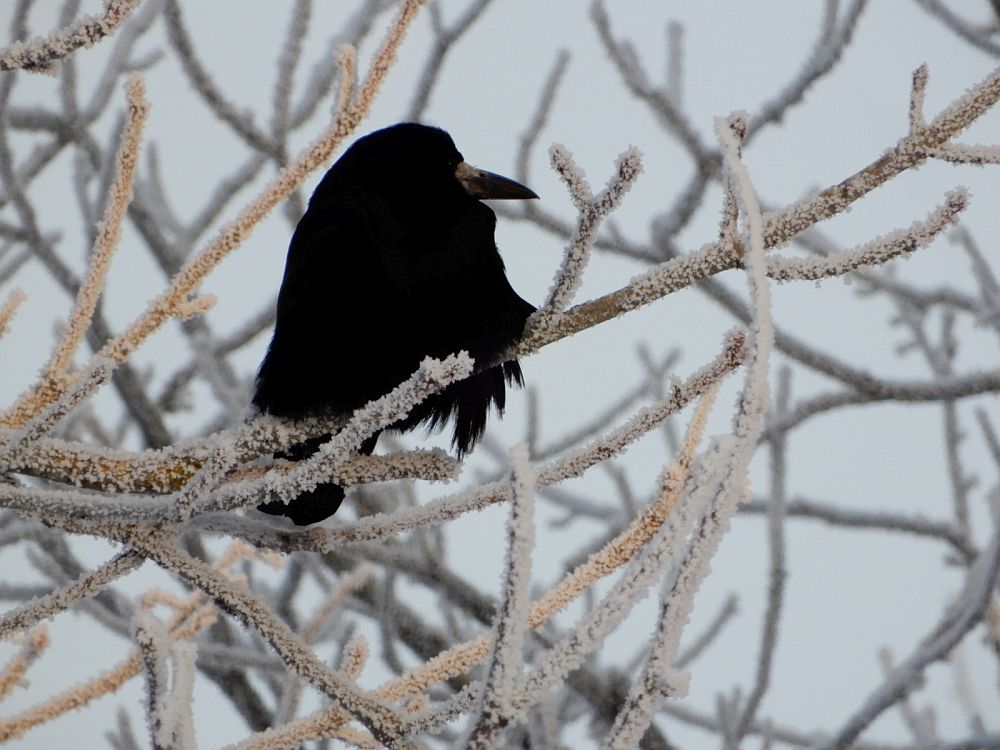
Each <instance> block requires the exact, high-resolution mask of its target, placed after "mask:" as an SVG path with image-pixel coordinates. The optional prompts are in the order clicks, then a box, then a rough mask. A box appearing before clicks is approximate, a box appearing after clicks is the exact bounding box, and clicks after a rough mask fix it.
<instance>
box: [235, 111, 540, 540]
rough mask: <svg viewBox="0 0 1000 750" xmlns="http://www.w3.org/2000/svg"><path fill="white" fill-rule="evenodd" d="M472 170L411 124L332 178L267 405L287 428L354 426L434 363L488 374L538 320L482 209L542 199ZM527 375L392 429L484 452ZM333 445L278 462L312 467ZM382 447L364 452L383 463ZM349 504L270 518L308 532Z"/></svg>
mask: <svg viewBox="0 0 1000 750" xmlns="http://www.w3.org/2000/svg"><path fill="white" fill-rule="evenodd" d="M537 197H538V196H537V195H535V193H533V192H532V191H531V190H529V189H528V188H526V187H524V186H523V185H521V184H519V183H517V182H514V181H513V180H510V179H507V178H506V177H501V176H500V175H496V174H492V173H491V172H486V171H483V170H480V169H476V168H475V167H472V166H470V165H468V164H467V163H466V162H465V161H464V160H463V158H462V154H460V153H459V152H458V149H457V148H455V144H454V142H453V141H452V139H451V137H450V136H449V135H448V134H447V133H446V132H445V131H444V130H440V129H438V128H432V127H428V126H425V125H418V124H415V123H401V124H398V125H394V126H392V127H389V128H385V129H384V130H378V131H376V132H374V133H371V134H369V135H367V136H365V137H364V138H361V139H359V140H358V141H357V142H355V143H354V144H353V145H352V146H351V147H350V148H349V149H348V150H347V151H346V152H345V153H344V155H343V156H341V157H340V159H339V160H338V161H337V162H336V163H335V164H334V165H333V166H332V167H331V168H330V170H329V171H328V172H327V173H326V175H325V176H324V177H323V179H322V181H321V182H320V184H319V186H318V187H317V188H316V191H315V192H314V193H313V195H312V198H310V200H309V207H308V209H307V210H306V212H305V215H304V216H303V217H302V219H301V220H300V221H299V224H298V226H297V227H296V229H295V233H294V235H293V236H292V241H291V244H290V246H289V248H288V258H287V260H286V262H285V275H284V278H283V279H282V282H281V291H280V292H279V293H278V308H277V319H276V322H275V326H274V337H273V338H272V339H271V345H270V347H269V348H268V350H267V354H266V355H265V357H264V361H263V362H262V363H261V366H260V371H259V372H258V375H257V386H256V392H255V393H254V396H253V403H254V404H255V405H256V406H257V407H258V408H259V409H260V410H261V411H263V412H267V413H270V414H274V415H277V416H281V417H292V418H300V417H305V416H315V415H348V414H350V413H351V412H352V411H353V410H354V409H357V408H358V407H360V406H363V405H364V404H366V403H367V402H368V401H371V400H372V399H375V398H378V397H379V396H382V395H384V394H386V393H388V392H389V391H390V390H391V389H392V388H394V387H395V386H396V385H398V384H399V383H400V382H402V381H403V380H405V379H406V378H407V377H409V376H410V375H411V374H412V373H413V371H414V370H416V369H417V367H418V365H419V364H420V361H421V360H422V359H423V358H424V357H427V356H431V357H438V358H440V357H444V356H447V355H449V354H454V353H455V352H458V351H460V350H465V351H467V352H468V353H469V354H470V355H471V356H472V357H473V359H475V361H476V364H477V366H478V365H480V364H485V363H487V362H489V361H491V360H493V359H494V358H495V357H496V356H497V355H498V354H499V353H500V352H501V351H503V350H504V349H505V348H506V347H507V346H508V345H509V344H511V343H512V342H514V341H516V340H517V339H518V338H519V337H520V335H521V333H522V331H523V330H524V324H525V321H526V320H527V318H528V316H529V315H530V314H531V313H532V312H534V310H535V308H534V306H532V305H531V304H530V303H528V302H525V301H524V300H523V299H521V297H520V296H518V294H517V292H515V291H514V290H513V289H512V288H511V286H510V283H509V282H508V281H507V276H506V274H505V272H504V264H503V260H502V259H501V258H500V254H499V253H498V252H497V247H496V243H495V241H494V237H493V232H494V229H495V227H496V214H494V213H493V211H492V210H491V209H490V208H489V207H488V206H487V205H485V204H484V203H482V202H480V199H481V198H494V199H495V198H537ZM508 384H509V385H514V384H516V385H519V386H520V385H523V380H522V377H521V368H520V366H519V365H518V363H517V362H516V361H512V362H506V363H504V364H502V365H496V366H494V367H490V368H488V369H485V370H481V371H480V370H478V369H477V371H476V372H475V373H474V374H473V375H472V376H470V377H469V378H467V379H466V380H463V381H461V382H458V383H454V384H452V385H450V386H448V387H447V388H446V389H445V390H443V391H441V392H440V393H438V394H436V395H434V396H432V397H430V398H428V399H427V400H426V401H424V402H423V403H422V404H420V405H418V406H417V407H416V408H415V409H414V410H413V411H412V412H411V413H410V414H409V416H407V417H406V418H405V419H403V420H402V421H400V422H398V423H396V424H394V425H393V426H392V427H391V429H394V430H398V431H406V430H412V429H414V428H415V427H417V426H418V425H420V424H426V425H427V426H428V427H430V428H433V427H437V426H439V425H442V424H444V423H445V422H447V421H449V420H451V421H453V422H454V434H453V436H452V445H453V447H454V448H455V449H456V450H457V452H458V454H459V456H462V455H464V454H465V453H467V452H468V451H470V450H472V447H473V446H474V445H475V444H476V442H477V441H478V440H479V438H480V437H482V434H483V430H484V429H485V427H486V418H487V415H488V413H489V411H490V409H491V407H495V408H496V409H497V411H498V412H500V413H502V412H503V408H504V400H505V388H506V385H508ZM327 439H329V435H324V436H321V437H318V438H315V439H312V440H308V441H305V442H303V443H301V444H299V445H296V446H293V447H292V448H291V449H290V450H289V451H288V452H287V453H284V454H276V455H278V456H280V457H283V458H289V459H291V460H302V459H304V458H307V457H308V456H310V455H311V454H313V453H315V452H316V450H317V449H318V448H319V446H320V445H321V444H322V443H323V442H325V441H326V440H327ZM377 439H378V434H375V435H373V436H372V437H371V438H369V439H368V440H366V441H365V442H364V443H363V444H362V445H361V447H360V450H361V451H362V452H364V453H369V454H370V453H371V452H372V451H373V450H374V449H375V441H376V440H377ZM343 498H344V491H343V489H342V488H341V487H339V486H337V485H335V484H324V485H320V486H319V487H317V488H316V489H315V490H313V491H311V492H306V493H303V494H301V495H299V496H298V497H296V498H294V499H293V500H292V501H291V502H289V503H288V504H287V505H285V504H284V503H281V502H279V501H272V502H268V503H264V504H262V505H260V506H258V507H259V509H260V510H262V511H264V512H265V513H271V514H273V515H284V516H288V517H289V518H290V519H291V520H292V521H294V522H295V523H296V524H299V525H305V524H310V523H315V522H317V521H322V520H323V519H324V518H328V517H329V516H331V515H333V514H334V513H335V512H336V511H337V508H338V507H339V506H340V503H341V501H342V500H343Z"/></svg>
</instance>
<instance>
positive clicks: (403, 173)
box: [331, 122, 538, 200]
mask: <svg viewBox="0 0 1000 750" xmlns="http://www.w3.org/2000/svg"><path fill="white" fill-rule="evenodd" d="M331 172H339V173H341V175H342V176H343V177H345V178H349V179H350V180H351V181H352V182H353V183H354V184H358V181H359V180H360V181H365V180H377V181H378V184H379V187H380V188H381V190H380V192H383V193H385V192H392V193H396V194H398V195H400V196H401V197H405V198H408V199H411V200H414V199H416V200H419V198H420V196H422V195H423V196H426V195H442V194H447V193H457V192H463V193H465V194H468V195H470V196H472V197H474V198H477V199H489V200H500V199H512V198H519V199H526V198H537V197H538V196H537V195H536V194H535V192H534V191H533V190H531V189H529V188H527V187H525V186H524V185H522V184H521V183H519V182H515V181H514V180H511V179H509V178H507V177H503V176H501V175H498V174H494V173H493V172H487V171H486V170H484V169H479V168H477V167H473V166H472V165H471V164H468V163H467V162H466V161H465V160H464V159H463V157H462V154H461V153H460V152H459V150H458V149H457V148H456V147H455V143H454V141H452V139H451V136H450V135H448V133H446V132H445V131H444V130H441V129H440V128H434V127H430V126H428V125H420V124H417V123H413V122H404V123H400V124H398V125H393V126H391V127H388V128H383V129H382V130H376V131H375V132H374V133H370V134H368V135H366V136H365V137H364V138H360V139H358V140H357V141H356V142H355V143H354V144H353V145H352V146H351V147H350V148H349V149H348V150H347V151H346V152H345V153H344V155H343V156H342V157H341V158H340V160H339V161H338V162H337V163H336V164H335V165H334V167H333V169H332V170H331Z"/></svg>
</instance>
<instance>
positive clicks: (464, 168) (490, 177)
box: [455, 161, 538, 200]
mask: <svg viewBox="0 0 1000 750" xmlns="http://www.w3.org/2000/svg"><path fill="white" fill-rule="evenodd" d="M455 177H456V178H457V179H458V181H459V182H460V183H461V184H462V187H464V188H465V190H466V192H467V193H468V194H469V195H471V196H473V197H475V198H489V199H493V200H499V199H502V198H537V197H538V196H537V195H535V191H534V190H531V189H530V188H526V187H525V186H524V185H522V184H521V183H520V182H514V180H512V179H510V178H508V177H502V176H501V175H498V174H494V173H493V172H487V171H486V170H485V169H476V168H475V167H473V166H472V165H471V164H466V163H465V162H464V161H463V162H459V164H458V166H457V167H455Z"/></svg>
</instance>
